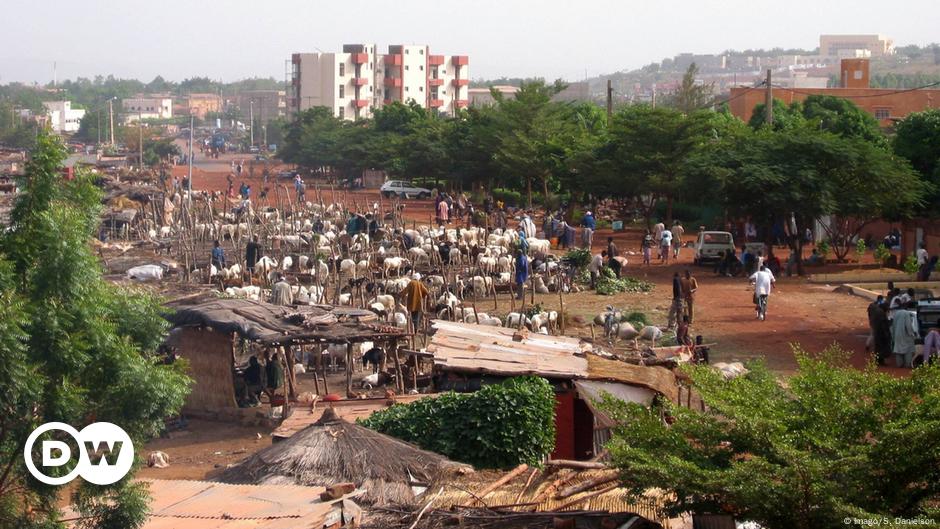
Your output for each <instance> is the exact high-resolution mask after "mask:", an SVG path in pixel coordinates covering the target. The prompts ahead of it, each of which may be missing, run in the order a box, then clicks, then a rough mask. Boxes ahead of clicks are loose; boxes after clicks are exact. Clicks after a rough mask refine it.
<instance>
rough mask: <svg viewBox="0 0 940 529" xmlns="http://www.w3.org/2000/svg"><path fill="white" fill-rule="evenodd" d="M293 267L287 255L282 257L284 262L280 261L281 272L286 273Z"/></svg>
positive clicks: (292, 262) (291, 260) (291, 259)
mask: <svg viewBox="0 0 940 529" xmlns="http://www.w3.org/2000/svg"><path fill="white" fill-rule="evenodd" d="M293 267H294V259H293V258H291V256H289V255H285V256H284V260H283V261H281V270H284V271H287V270H290V269H291V268H293Z"/></svg>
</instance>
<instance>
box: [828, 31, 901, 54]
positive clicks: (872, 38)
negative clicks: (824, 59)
mask: <svg viewBox="0 0 940 529" xmlns="http://www.w3.org/2000/svg"><path fill="white" fill-rule="evenodd" d="M855 50H868V51H869V52H871V56H872V57H883V56H885V55H891V54H893V53H894V41H893V40H891V39H889V38H887V37H885V36H884V35H820V36H819V54H820V55H823V56H830V57H831V56H839V54H840V52H841V53H843V54H844V53H855ZM843 56H844V55H843Z"/></svg>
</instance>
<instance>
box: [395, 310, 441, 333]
mask: <svg viewBox="0 0 940 529" xmlns="http://www.w3.org/2000/svg"><path fill="white" fill-rule="evenodd" d="M441 319H443V318H441ZM392 325H394V326H395V327H396V328H398V329H408V316H406V315H405V313H404V312H396V313H394V314H392Z"/></svg>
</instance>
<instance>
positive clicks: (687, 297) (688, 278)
mask: <svg viewBox="0 0 940 529" xmlns="http://www.w3.org/2000/svg"><path fill="white" fill-rule="evenodd" d="M679 283H680V286H681V287H682V300H683V301H684V302H685V314H686V316H688V318H689V323H692V321H693V319H694V317H695V311H694V309H693V303H694V301H695V291H696V290H698V281H696V280H695V278H694V277H692V272H691V271H690V270H686V271H685V277H683V278H682V279H681V280H679Z"/></svg>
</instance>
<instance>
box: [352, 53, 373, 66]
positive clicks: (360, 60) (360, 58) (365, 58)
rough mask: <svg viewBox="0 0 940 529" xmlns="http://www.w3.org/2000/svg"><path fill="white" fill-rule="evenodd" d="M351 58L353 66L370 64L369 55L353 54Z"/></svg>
mask: <svg viewBox="0 0 940 529" xmlns="http://www.w3.org/2000/svg"><path fill="white" fill-rule="evenodd" d="M349 58H350V59H351V60H352V63H353V64H365V63H367V62H369V54H368V53H351V54H350V55H349Z"/></svg>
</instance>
